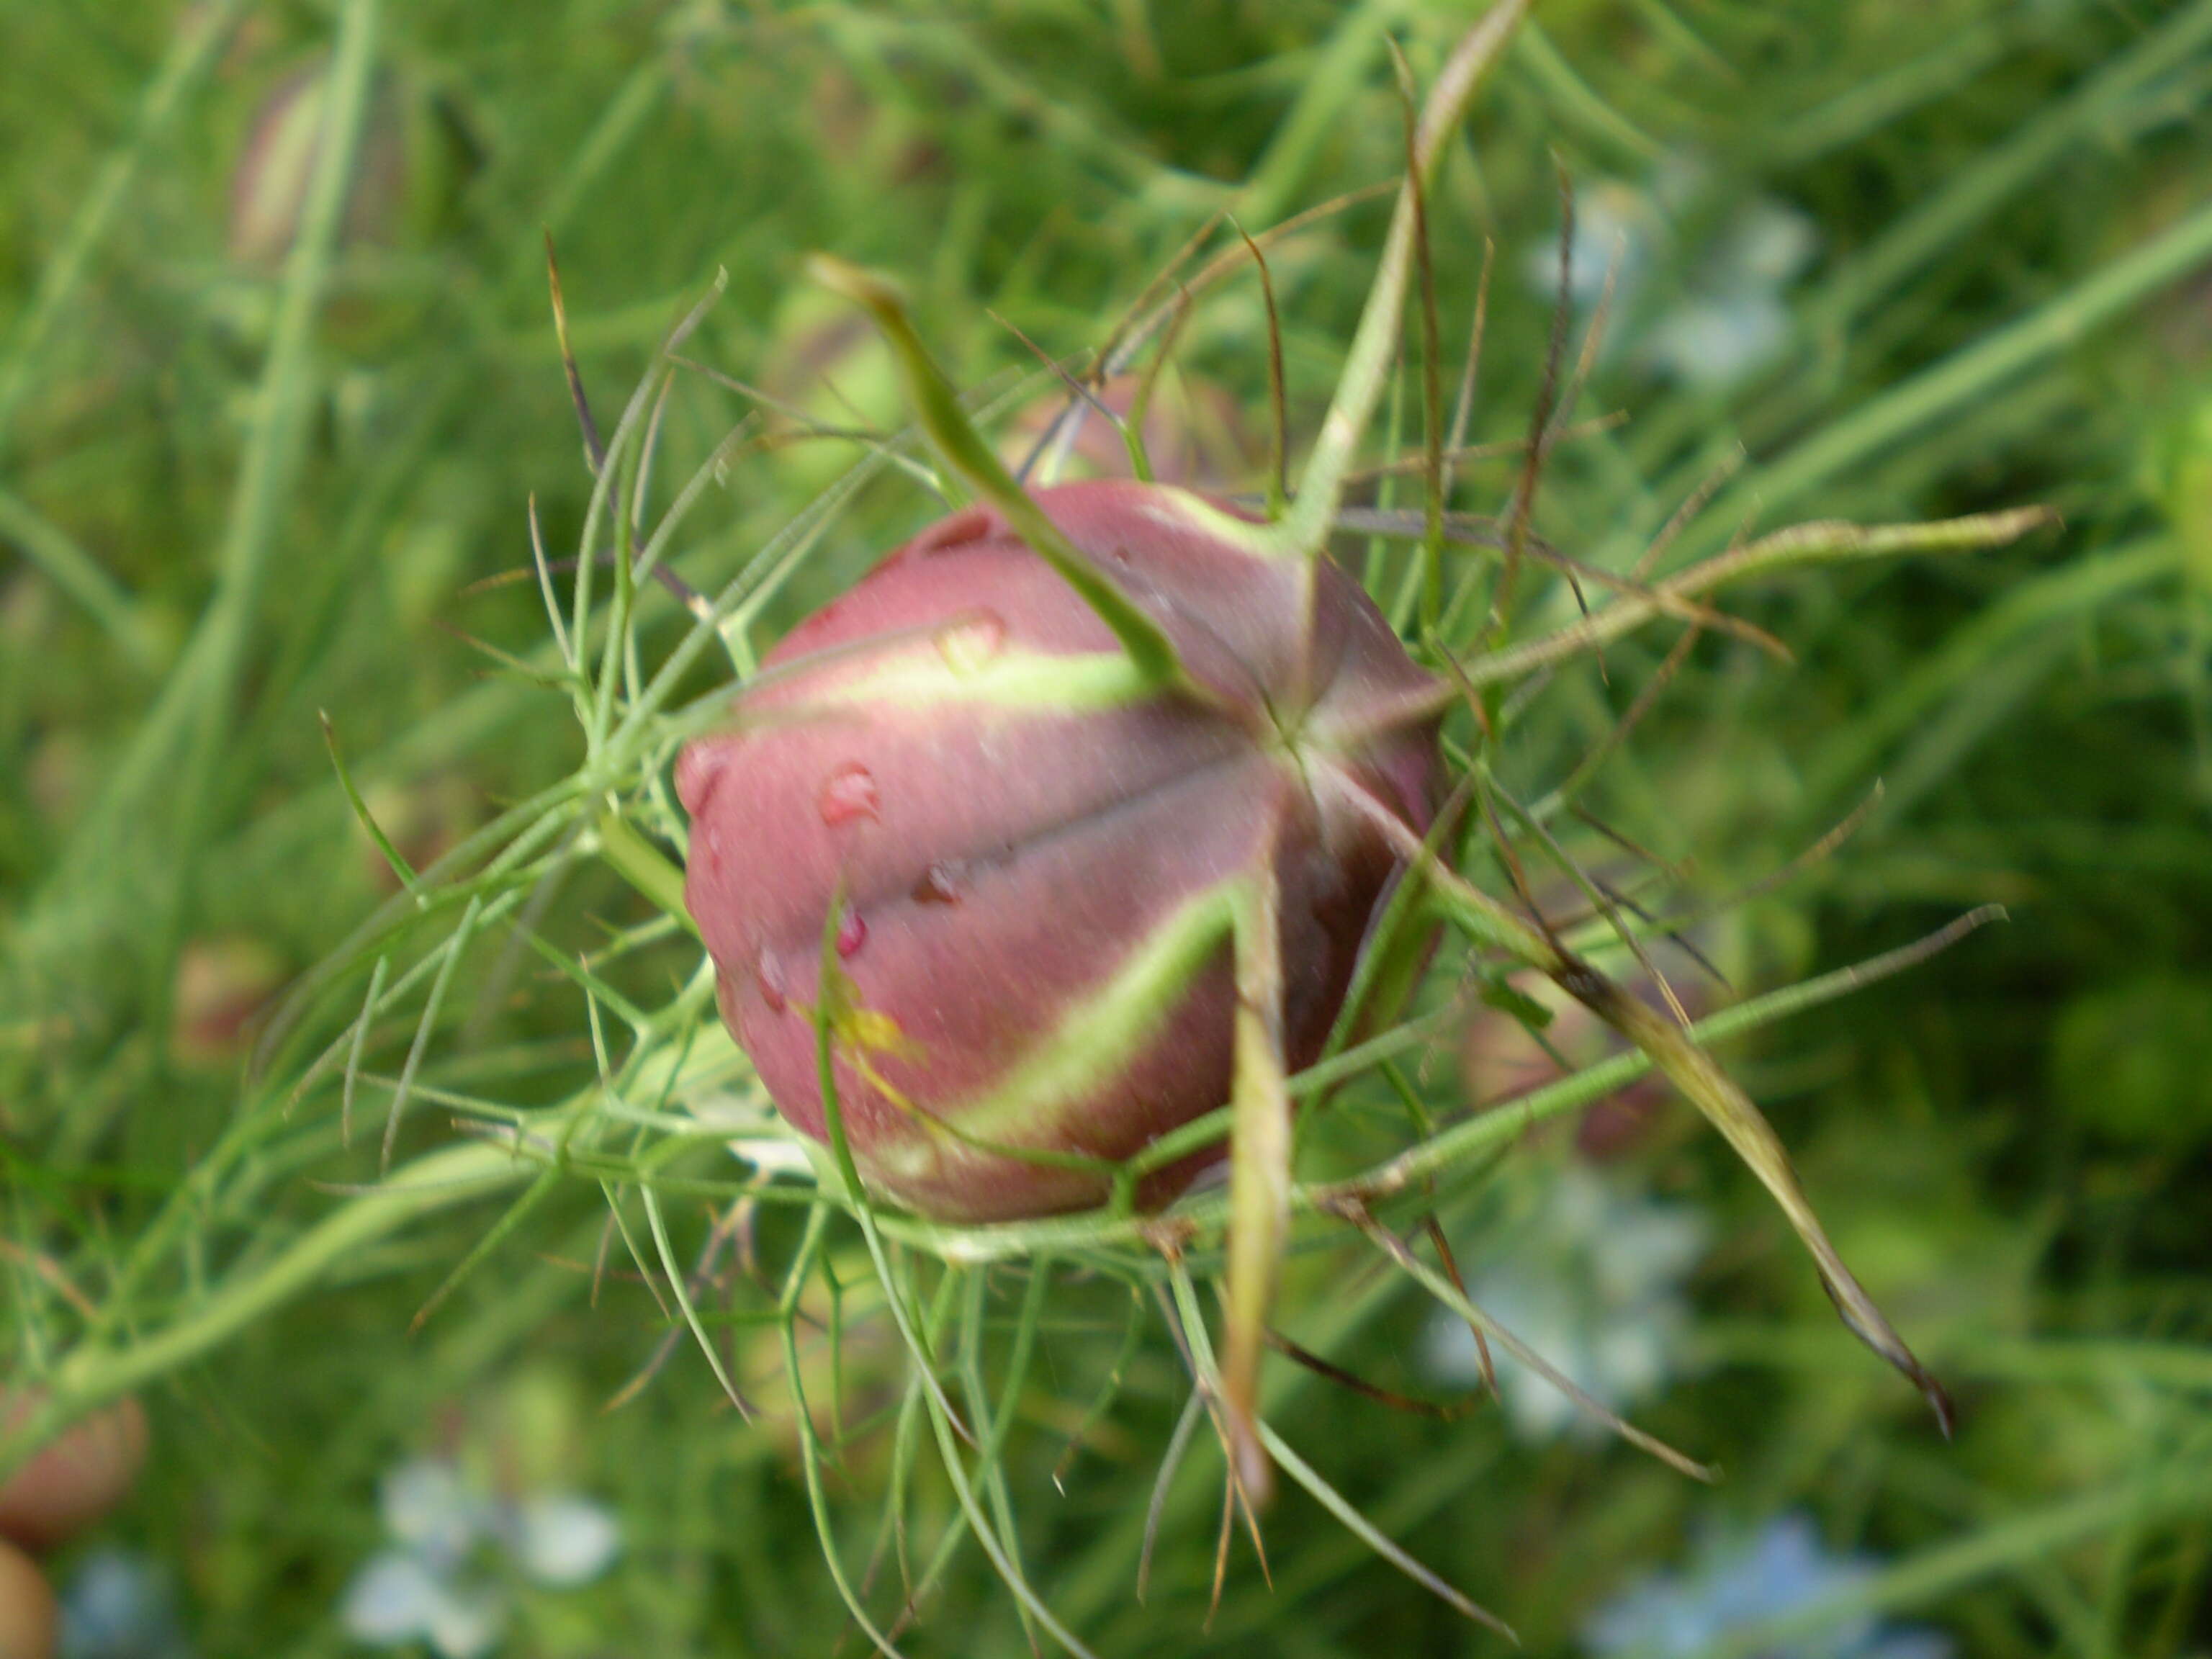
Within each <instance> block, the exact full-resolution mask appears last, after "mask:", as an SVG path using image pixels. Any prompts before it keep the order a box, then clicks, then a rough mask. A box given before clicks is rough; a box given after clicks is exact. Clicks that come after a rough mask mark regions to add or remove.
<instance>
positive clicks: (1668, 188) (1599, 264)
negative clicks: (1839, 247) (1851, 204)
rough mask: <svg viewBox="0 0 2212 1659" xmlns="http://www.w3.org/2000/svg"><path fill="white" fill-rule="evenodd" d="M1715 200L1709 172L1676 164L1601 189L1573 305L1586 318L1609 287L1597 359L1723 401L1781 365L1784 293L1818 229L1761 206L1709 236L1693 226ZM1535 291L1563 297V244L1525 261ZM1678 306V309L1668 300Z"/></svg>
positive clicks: (1796, 214)
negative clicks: (1715, 394)
mask: <svg viewBox="0 0 2212 1659" xmlns="http://www.w3.org/2000/svg"><path fill="white" fill-rule="evenodd" d="M1714 189H1715V184H1714V180H1713V179H1712V178H1711V175H1710V174H1709V173H1708V172H1707V171H1706V170H1705V168H1703V167H1700V166H1699V165H1697V164H1696V163H1695V162H1694V161H1689V160H1686V159H1680V158H1677V159H1675V160H1671V161H1668V162H1664V163H1662V165H1661V166H1660V167H1657V168H1656V169H1655V170H1654V172H1653V173H1652V174H1651V176H1650V181H1649V182H1648V183H1647V184H1645V185H1632V184H1628V183H1626V182H1624V181H1622V180H1620V179H1600V180H1598V181H1597V182H1596V183H1595V184H1592V185H1586V186H1584V187H1583V188H1582V189H1581V190H1579V191H1577V195H1576V200H1575V218H1574V234H1573V235H1572V236H1571V238H1570V239H1569V242H1568V264H1567V283H1566V290H1567V298H1568V301H1569V303H1570V305H1571V307H1572V308H1573V310H1574V311H1575V313H1577V315H1578V316H1581V317H1583V318H1587V317H1589V315H1590V314H1591V313H1592V312H1593V311H1594V310H1595V307H1596V305H1597V301H1598V296H1599V295H1601V294H1602V293H1603V292H1604V290H1605V286H1606V283H1607V276H1608V273H1612V275H1613V319H1612V321H1611V323H1610V324H1609V325H1607V331H1606V338H1605V341H1604V342H1603V347H1602V351H1601V357H1602V358H1603V359H1606V360H1613V359H1620V358H1625V359H1626V360H1627V361H1630V362H1634V363H1636V364H1638V365H1640V366H1641V367H1642V368H1644V370H1645V371H1646V372H1648V373H1650V374H1656V375H1658V376H1659V377H1660V378H1662V379H1664V380H1673V381H1675V382H1676V383H1678V384H1680V385H1683V386H1695V387H1700V388H1703V389H1705V390H1710V391H1719V390H1725V389H1726V388H1728V387H1729V386H1735V385H1736V384H1738V383H1739V382H1741V381H1742V380H1746V379H1747V378H1749V377H1750V376H1751V375H1753V374H1756V373H1757V372H1758V371H1759V370H1760V369H1761V368H1765V367H1766V366H1767V365H1768V364H1769V363H1771V362H1774V361H1775V360H1776V359H1777V358H1778V356H1780V355H1781V353H1782V351H1783V349H1784V347H1785V346H1786V345H1787V344H1788V343H1789V340H1790V327H1791V319H1790V308H1789V305H1788V301H1787V298H1786V293H1787V290H1788V289H1789V288H1790V285H1791V284H1792V283H1795V282H1796V280H1797V279H1798V278H1799V277H1800V276H1803V275H1804V273H1805V271H1806V270H1808V268H1809V267H1810V265H1811V264H1812V263H1813V259H1814V256H1815V254H1816V253H1817V252H1819V248H1820V235H1819V232H1818V231H1817V230H1816V229H1815V228H1814V224H1813V222H1812V220H1811V219H1809V218H1808V217H1807V216H1805V215H1804V214H1803V213H1802V212H1800V211H1798V210H1796V208H1793V207H1791V206H1790V205H1789V204H1787V203H1785V202H1783V201H1780V200H1778V199H1777V198H1775V197H1753V199H1752V200H1750V201H1749V202H1747V204H1744V205H1743V206H1742V207H1741V208H1740V209H1738V210H1735V212H1734V213H1732V214H1730V215H1729V216H1726V217H1725V218H1724V219H1723V220H1722V222H1721V223H1720V225H1719V227H1718V228H1717V230H1715V231H1712V232H1711V233H1710V234H1698V233H1696V232H1694V230H1693V229H1692V227H1693V226H1694V224H1695V222H1696V221H1697V216H1698V212H1699V208H1700V206H1701V205H1703V204H1708V203H1710V202H1711V200H1712V199H1713V197H1712V192H1713V191H1714ZM1522 274H1523V275H1524V276H1526V278H1527V280H1528V284H1529V286H1530V288H1531V289H1533V290H1534V292H1535V293H1537V294H1539V295H1544V296H1546V297H1549V296H1551V295H1554V294H1556V293H1557V292H1558V291H1559V239H1558V238H1557V237H1556V236H1553V237H1548V238H1546V239H1544V240H1540V241H1534V242H1531V243H1530V244H1529V245H1528V246H1527V247H1526V248H1525V249H1524V250H1523V251H1522ZM1669 294H1672V295H1675V296H1677V297H1675V298H1674V301H1673V302H1672V303H1671V304H1669V303H1667V301H1666V296H1667V295H1669Z"/></svg>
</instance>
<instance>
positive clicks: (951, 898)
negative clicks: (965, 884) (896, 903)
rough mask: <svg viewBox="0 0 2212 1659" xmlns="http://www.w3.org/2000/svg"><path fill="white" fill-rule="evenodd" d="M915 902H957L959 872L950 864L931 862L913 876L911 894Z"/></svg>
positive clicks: (958, 897) (958, 895) (958, 896)
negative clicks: (919, 873)
mask: <svg viewBox="0 0 2212 1659" xmlns="http://www.w3.org/2000/svg"><path fill="white" fill-rule="evenodd" d="M912 897H913V899H914V902H915V903H916V904H957V903H959V902H960V872H959V869H958V867H957V866H954V865H951V864H933V865H931V866H929V868H927V870H924V871H923V872H921V875H919V876H917V877H916V878H915V884H914V892H913V894H912Z"/></svg>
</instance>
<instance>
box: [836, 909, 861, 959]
mask: <svg viewBox="0 0 2212 1659" xmlns="http://www.w3.org/2000/svg"><path fill="white" fill-rule="evenodd" d="M867 942H868V924H867V923H866V922H865V921H861V920H860V912H859V911H858V910H850V909H848V910H847V911H846V912H845V914H844V915H842V916H840V917H839V918H838V919H837V954H838V955H839V956H841V957H847V958H848V959H849V958H851V957H855V956H857V955H859V954H860V947H861V946H862V945H866V943H867Z"/></svg>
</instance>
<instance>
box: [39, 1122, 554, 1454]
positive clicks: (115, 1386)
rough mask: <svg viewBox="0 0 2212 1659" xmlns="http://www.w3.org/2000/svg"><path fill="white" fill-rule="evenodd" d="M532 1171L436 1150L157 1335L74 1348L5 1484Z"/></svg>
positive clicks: (486, 1149) (45, 1382)
mask: <svg viewBox="0 0 2212 1659" xmlns="http://www.w3.org/2000/svg"><path fill="white" fill-rule="evenodd" d="M536 1168H537V1165H536V1164H535V1163H534V1162H533V1161H532V1160H530V1159H527V1158H519V1157H517V1156H516V1155H515V1152H514V1151H513V1148H512V1147H509V1146H493V1145H489V1144H482V1143H478V1144H471V1145H468V1146H453V1147H448V1148H447V1149H445V1150H443V1151H441V1152H433V1153H430V1154H428V1156H426V1157H424V1158H419V1159H417V1160H416V1162H414V1163H413V1164H409V1165H408V1166H406V1167H405V1168H404V1169H403V1170H399V1171H398V1173H397V1174H395V1175H394V1176H392V1178H391V1179H390V1180H389V1181H387V1182H384V1183H383V1184H382V1185H381V1186H380V1187H378V1188H376V1189H375V1190H374V1192H369V1193H365V1194H361V1195H359V1196H357V1197H354V1198H349V1199H348V1200H346V1201H345V1202H344V1203H343V1204H342V1205H340V1206H338V1207H337V1209H336V1210H334V1211H332V1212H331V1213H330V1214H329V1215H327V1216H325V1218H323V1219H322V1220H320V1221H319V1222H317V1223H316V1224H315V1225H313V1226H312V1227H310V1228H308V1229H307V1231H306V1232H305V1233H303V1234H301V1237H299V1238H297V1239H296V1240H295V1241H294V1242H293V1243H291V1244H290V1245H289V1246H287V1247H286V1249H284V1251H283V1254H282V1255H278V1256H276V1257H275V1258H274V1259H273V1260H271V1261H269V1262H268V1263H266V1264H265V1265H264V1266H262V1267H258V1268H256V1269H255V1270H254V1271H253V1272H252V1273H251V1274H250V1275H249V1276H247V1277H246V1278H243V1279H239V1280H236V1281H234V1282H231V1283H227V1284H224V1285H219V1286H217V1287H216V1289H215V1290H213V1291H210V1293H209V1295H208V1297H206V1299H205V1300H204V1302H202V1303H201V1304H200V1305H199V1306H197V1308H194V1309H193V1310H191V1312H190V1313H188V1314H186V1315H185V1316H184V1317H182V1318H180V1319H179V1320H177V1321H176V1322H174V1323H173V1324H170V1325H168V1326H167V1327H165V1328H162V1329H161V1331H159V1332H157V1333H156V1334H153V1335H151V1336H148V1337H146V1338H144V1339H143V1340H138V1341H133V1342H127V1343H108V1342H97V1343H91V1344H87V1345H84V1346H79V1347H77V1348H75V1349H73V1350H71V1351H70V1352H69V1353H68V1354H66V1355H64V1357H63V1358H62V1359H61V1361H60V1363H59V1364H57V1365H56V1366H55V1367H54V1369H53V1370H52V1371H51V1372H50V1373H48V1374H47V1375H46V1376H44V1377H41V1378H40V1379H39V1383H40V1388H41V1389H43V1390H44V1391H45V1398H44V1399H43V1400H42V1401H40V1406H39V1408H38V1409H37V1410H36V1411H34V1412H33V1413H32V1414H31V1415H30V1416H29V1417H28V1418H27V1419H25V1420H24V1421H23V1423H22V1424H21V1425H19V1427H18V1429H17V1431H16V1432H15V1433H14V1434H12V1435H10V1436H9V1437H7V1439H6V1440H5V1441H4V1442H0V1479H5V1477H6V1475H7V1474H8V1472H9V1471H10V1470H12V1469H14V1468H16V1467H17V1466H18V1465H20V1464H21V1462H22V1461H23V1459H25V1458H26V1457H27V1456H28V1455H30V1454H31V1452H32V1451H33V1449H36V1448H37V1447H39V1446H40V1445H41V1444H43V1443H46V1441H47V1440H49V1439H51V1438H52V1437H53V1436H54V1435H55V1434H57V1433H58V1432H59V1431H61V1430H62V1429H63V1428H64V1427H65V1426H66V1425H68V1424H69V1423H70V1422H71V1421H73V1420H75V1419H76V1418H78V1417H80V1416H82V1414H83V1413H87V1412H89V1411H92V1410H94V1408H96V1407H100V1406H101V1405H103V1404H105V1403H106V1402H107V1401H111V1400H115V1399H118V1398H120V1397H121V1396H122V1395H125V1394H128V1393H130V1392H131V1390H132V1389H137V1388H141V1387H143V1386H144V1385H145V1384H146V1383H150V1382H153V1381H154V1380H155V1379H156V1378H158V1377H161V1376H164V1375H166V1374H167V1373H168V1372H170V1371H172V1370H176V1369H177V1368H178V1367H179V1366H180V1365H184V1364H189V1363H190V1362H191V1361H192V1360H195V1359H197V1358H200V1357H202V1356H203V1355H204V1354H206V1353H208V1352H210V1351H212V1350H213V1349H215V1348H216V1347H219V1346H221V1345H222V1343H224V1342H226V1341H228V1340H229V1339H230V1338H231V1337H233V1336H235V1335H237V1334H239V1333H240V1331H242V1330H244V1329H245V1328H246V1327H247V1326H249V1325H251V1324H252V1322H254V1321H255V1320H257V1319H258V1318H260V1317H261V1316H263V1315H264V1314H267V1313H270V1312H271V1311H273V1310H276V1308H278V1307H280V1306H282V1305H283V1304H284V1303H286V1302H288V1301H289V1300H290V1299H291V1298H292V1297H295V1296H297V1295H299V1294H301V1292H303V1291H307V1290H310V1289H312V1288H313V1286H314V1285H315V1284H316V1283H317V1282H318V1281H319V1280H320V1279H322V1278H323V1277H324V1276H325V1274H326V1273H329V1272H330V1271H331V1269H333V1268H335V1267H337V1266H339V1265H340V1264H341V1263H343V1261H346V1260H347V1259H348V1258H349V1256H351V1255H354V1254H356V1252H358V1251H360V1250H361V1249H363V1248H365V1247H366V1246H368V1245H369V1244H373V1243H376V1242H377V1241H378V1240H379V1239H381V1238H384V1237H387V1236H389V1235H390V1234H392V1233H394V1232H396V1231H398V1230H399V1229H400V1228H402V1227H404V1226H405V1225H407V1224H408V1223H410V1222H411V1221H414V1220H416V1219H417V1218H420V1217H422V1216H424V1215H428V1214H429V1213H431V1212H435V1211H437V1210H441V1209H447V1208H450V1207H452V1206H455V1205H459V1204H465V1203H469V1202H471V1201H472V1200H476V1199H478V1198H481V1197H483V1196H484V1195H486V1194H490V1193H495V1192H497V1191H499V1190H501V1188H507V1187H511V1186H515V1185H518V1184H520V1183H521V1182H526V1181H527V1180H529V1179H530V1178H531V1177H532V1174H533V1173H534V1172H535V1170H536Z"/></svg>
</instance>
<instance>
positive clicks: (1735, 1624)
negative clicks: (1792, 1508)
mask: <svg viewBox="0 0 2212 1659" xmlns="http://www.w3.org/2000/svg"><path fill="white" fill-rule="evenodd" d="M1878 1566H1879V1564H1878V1563H1877V1562H1876V1561H1875V1559H1873V1558H1871V1557H1869V1556H1865V1555H1858V1554H1852V1555H1831V1554H1829V1553H1827V1551H1826V1549H1825V1548H1824V1547H1822V1545H1821V1542H1820V1534H1819V1532H1818V1531H1817V1530H1815V1528H1814V1525H1813V1522H1812V1520H1811V1518H1810V1517H1809V1516H1804V1515H1796V1514H1793V1515H1785V1516H1778V1518H1776V1519H1775V1520H1772V1521H1770V1522H1768V1523H1767V1524H1766V1526H1765V1528H1763V1529H1762V1530H1760V1531H1759V1533H1758V1534H1755V1535H1754V1536H1753V1537H1751V1538H1749V1539H1741V1538H1738V1539H1733V1540H1731V1539H1727V1538H1723V1537H1719V1536H1708V1537H1706V1538H1705V1540H1704V1541H1702V1542H1701V1543H1700V1544H1699V1547H1698V1549H1697V1552H1696V1555H1695V1559H1693V1560H1692V1564H1691V1565H1690V1567H1689V1569H1688V1570H1687V1571H1684V1572H1679V1573H1678V1572H1658V1573H1654V1574H1652V1575H1650V1577H1647V1578H1645V1579H1644V1580H1643V1581H1642V1582H1640V1583H1637V1584H1633V1585H1632V1586H1630V1587H1629V1588H1628V1589H1626V1590H1624V1591H1623V1592H1622V1593H1621V1594H1620V1595H1617V1596H1615V1597H1614V1598H1613V1600H1612V1601H1608V1602H1607V1603H1606V1605H1605V1606H1603V1607H1600V1608H1599V1609H1598V1610H1597V1612H1596V1613H1595V1614H1594V1615H1593V1616H1592V1617H1591V1618H1590V1619H1589V1620H1588V1621H1587V1622H1586V1623H1585V1624H1584V1625H1583V1632H1582V1639H1583V1647H1584V1648H1585V1649H1586V1650H1588V1651H1589V1652H1590V1653H1592V1654H1595V1655H1598V1656H1600V1659H1616V1656H1617V1659H1694V1656H1696V1655H1699V1654H1702V1653H1705V1652H1706V1651H1707V1650H1710V1649H1711V1648H1712V1647H1713V1646H1714V1645H1716V1644H1718V1643H1720V1642H1722V1641H1723V1640H1724V1639H1726V1638H1729V1637H1730V1636H1733V1635H1736V1634H1739V1633H1741V1632H1744V1631H1746V1630H1747V1629H1749V1628H1751V1627H1752V1626H1757V1625H1760V1624H1763V1623H1765V1622H1766V1621H1767V1620H1773V1619H1779V1618H1781V1617H1783V1616H1784V1615H1785V1614H1788V1613H1794V1612H1796V1611H1797V1610H1799V1609H1801V1608H1806V1607H1812V1606H1814V1604H1816V1603H1818V1602H1821V1601H1827V1600H1829V1599H1830V1598H1831V1597H1838V1596H1844V1595H1849V1594H1850V1592H1851V1591H1852V1590H1854V1589H1858V1588H1859V1587H1860V1586H1862V1585H1863V1584H1864V1583H1867V1581H1868V1580H1869V1579H1870V1578H1872V1577H1874V1576H1875V1572H1876V1571H1877V1570H1878ZM1950 1652H1951V1644H1950V1641H1949V1639H1948V1638H1946V1637H1944V1636H1943V1635H1942V1634H1941V1633H1940V1632H1936V1631H1931V1630H1925V1629H1918V1628H1913V1627H1910V1626H1890V1625H1885V1624H1884V1623H1883V1622H1882V1620H1881V1618H1880V1616H1879V1615H1878V1614H1876V1613H1871V1612H1864V1611H1860V1612H1844V1613H1838V1615H1837V1616H1836V1617H1835V1618H1833V1619H1832V1620H1828V1621H1827V1622H1826V1623H1825V1624H1824V1625H1822V1626H1820V1628H1819V1629H1817V1630H1814V1631H1809V1632H1806V1633H1805V1634H1803V1635H1801V1636H1793V1637H1790V1638H1786V1639H1784V1640H1783V1641H1781V1642H1779V1643H1777V1644H1771V1645H1768V1646H1763V1647H1761V1648H1760V1649H1759V1659H1949V1655H1950Z"/></svg>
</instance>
